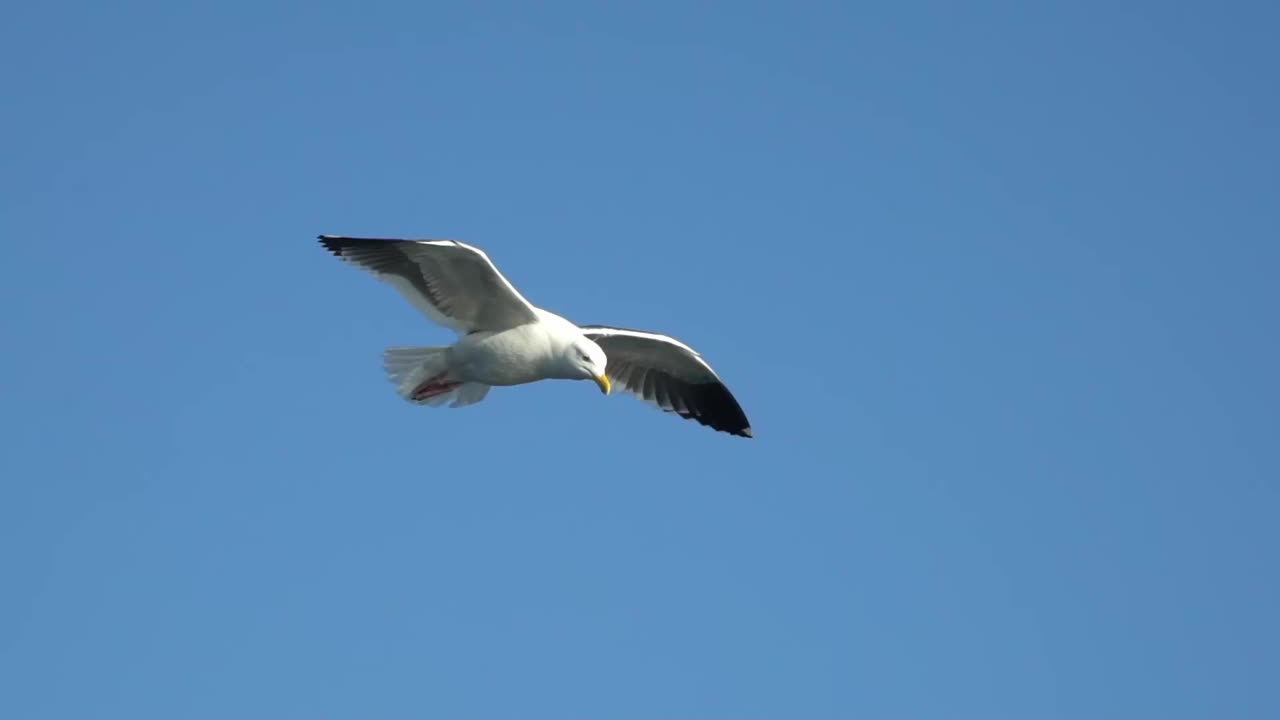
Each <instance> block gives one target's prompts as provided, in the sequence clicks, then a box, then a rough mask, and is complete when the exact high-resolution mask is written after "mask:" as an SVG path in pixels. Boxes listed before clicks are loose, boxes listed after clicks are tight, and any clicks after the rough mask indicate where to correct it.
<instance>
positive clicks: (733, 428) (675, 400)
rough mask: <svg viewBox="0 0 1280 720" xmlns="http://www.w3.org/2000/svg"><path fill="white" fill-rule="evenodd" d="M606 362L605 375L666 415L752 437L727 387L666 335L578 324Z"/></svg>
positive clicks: (692, 353)
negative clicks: (593, 342) (596, 346)
mask: <svg viewBox="0 0 1280 720" xmlns="http://www.w3.org/2000/svg"><path fill="white" fill-rule="evenodd" d="M580 329H581V330H582V333H583V334H584V335H586V336H587V337H589V338H591V339H592V340H594V341H595V342H596V344H598V345H599V346H600V347H601V349H603V350H604V353H605V355H607V356H608V358H609V364H608V367H607V368H606V370H605V372H606V374H607V375H608V376H609V377H610V378H611V379H612V380H613V381H614V382H615V383H617V384H618V385H620V386H622V388H623V389H624V390H626V391H627V392H629V393H631V394H632V395H635V396H636V397H638V398H640V399H641V400H644V401H645V402H647V403H649V404H650V405H654V406H655V407H658V408H660V409H662V410H665V411H666V412H673V413H676V414H677V415H679V416H680V417H683V418H685V419H689V420H697V421H698V422H700V423H702V424H703V425H706V426H708V427H710V428H712V429H715V430H719V431H721V432H727V433H729V434H731V435H740V436H742V437H751V436H752V434H751V423H749V422H748V421H747V416H746V414H745V413H743V412H742V407H741V406H740V405H738V401H737V400H736V399H734V397H733V394H732V393H730V392H729V388H727V387H725V385H724V383H723V382H721V381H720V378H719V376H717V375H716V373H715V371H714V370H712V369H711V366H710V365H708V364H707V363H706V361H704V360H703V359H702V357H701V356H700V355H698V353H697V352H695V351H694V350H693V348H691V347H689V346H688V345H685V344H684V343H682V342H680V341H679V340H676V339H675V338H672V337H669V336H667V335H660V334H658V333H651V332H644V331H642V330H627V329H624V328H614V327H607V326H604V325H583V326H582V327H581V328H580Z"/></svg>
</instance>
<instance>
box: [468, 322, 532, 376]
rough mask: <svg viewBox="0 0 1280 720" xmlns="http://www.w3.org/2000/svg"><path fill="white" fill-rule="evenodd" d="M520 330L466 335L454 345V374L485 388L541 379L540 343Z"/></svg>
mask: <svg viewBox="0 0 1280 720" xmlns="http://www.w3.org/2000/svg"><path fill="white" fill-rule="evenodd" d="M538 340H539V338H537V337H536V336H535V337H530V333H528V332H525V331H523V329H522V328H517V329H513V330H508V331H505V332H501V333H493V334H482V333H477V334H475V335H468V336H466V337H464V338H463V339H462V340H460V341H459V342H458V344H457V345H455V346H454V348H453V351H454V361H453V363H452V364H453V366H454V368H455V372H456V373H457V375H458V376H459V377H460V378H462V379H464V380H467V381H469V382H477V383H483V384H485V385H523V384H525V383H531V382H535V381H538V380H543V379H545V378H546V375H545V374H544V373H543V372H542V369H543V365H544V364H545V363H544V357H543V356H544V354H545V353H544V350H543V343H540V342H538Z"/></svg>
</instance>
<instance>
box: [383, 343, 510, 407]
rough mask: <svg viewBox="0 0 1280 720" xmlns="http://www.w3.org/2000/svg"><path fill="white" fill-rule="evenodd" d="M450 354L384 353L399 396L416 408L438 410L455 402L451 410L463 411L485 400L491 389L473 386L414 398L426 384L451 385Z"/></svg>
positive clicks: (439, 350) (436, 350)
mask: <svg viewBox="0 0 1280 720" xmlns="http://www.w3.org/2000/svg"><path fill="white" fill-rule="evenodd" d="M448 353H449V348H447V347H389V348H387V349H386V351H385V352H383V353H382V367H383V369H385V370H386V371H387V379H388V380H390V381H391V382H392V383H393V384H394V385H395V386H396V393H398V394H399V395H400V397H402V398H404V399H405V400H408V401H409V402H411V403H414V404H416V405H430V406H432V407H436V406H440V405H443V404H445V403H446V402H448V401H449V400H451V399H452V400H453V403H452V404H451V405H450V407H462V406H463V405H471V404H473V403H478V402H480V401H481V400H483V399H484V396H485V395H486V394H488V392H489V386H488V385H482V384H480V383H469V382H468V383H461V384H459V385H458V386H457V387H455V388H453V389H452V390H448V391H446V392H442V393H438V394H433V395H430V396H427V397H423V398H416V397H414V395H415V393H416V392H417V390H418V388H419V386H421V385H422V383H423V382H425V381H426V380H429V379H432V378H439V380H440V381H442V382H447V381H449V377H448V375H447V373H448V371H449V354H448Z"/></svg>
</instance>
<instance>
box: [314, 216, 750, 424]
mask: <svg viewBox="0 0 1280 720" xmlns="http://www.w3.org/2000/svg"><path fill="white" fill-rule="evenodd" d="M319 239H320V244H321V245H323V246H324V247H325V249H327V250H328V251H329V252H331V253H333V254H334V255H336V256H337V257H339V258H341V259H342V260H345V261H346V262H349V263H351V264H353V265H356V266H357V267H360V268H362V269H364V270H367V271H369V272H370V273H373V275H374V276H376V277H377V278H378V279H379V280H381V281H383V282H385V283H387V284H388V285H390V286H392V287H393V288H395V289H396V290H398V291H399V292H400V294H401V295H403V296H404V298H405V299H406V300H408V301H409V303H410V304H411V305H413V306H414V307H415V308H417V309H418V311H419V312H421V313H422V314H423V315H425V316H426V317H427V318H428V319H429V320H431V321H432V322H435V323H437V324H439V325H443V326H444V327H446V328H449V329H452V330H453V331H455V332H456V333H457V334H458V340H457V342H455V343H454V344H453V345H449V346H443V347H389V348H387V349H386V350H385V351H384V353H383V368H384V370H385V371H386V373H387V377H388V379H390V380H391V382H392V383H393V384H394V385H395V386H396V392H397V393H398V394H399V395H400V396H401V397H403V398H404V399H405V400H408V401H409V402H411V403H414V404H418V405H428V406H441V405H444V404H445V403H449V406H450V407H463V406H466V405H472V404H475V403H478V402H480V401H481V400H483V399H484V398H485V396H486V395H488V393H489V389H490V388H491V387H493V386H495V385H496V386H509V385H523V384H526V383H531V382H537V381H539V380H551V379H557V380H591V381H593V382H595V384H596V385H597V386H599V388H600V391H601V392H603V393H604V394H605V395H608V394H609V392H610V390H611V389H612V387H613V385H614V384H615V383H616V384H617V385H618V386H619V387H621V388H622V389H623V390H624V391H625V392H627V393H629V394H631V395H633V396H635V397H637V398H639V399H641V400H643V401H645V402H647V403H649V404H650V405H653V406H655V407H657V408H659V409H661V410H664V411H666V412H671V413H675V414H677V415H679V416H680V417H682V418H685V419H687V420H697V421H698V422H699V423H702V424H703V425H706V426H707V427H710V428H712V429H714V430H718V431H720V432H725V433H729V434H730V435H737V436H740V437H748V438H749V437H752V432H751V424H750V423H749V422H748V421H747V416H746V415H745V414H744V413H743V412H742V407H741V406H739V405H738V401H737V400H735V399H734V397H733V395H732V394H731V393H730V392H729V388H727V387H725V385H724V383H723V382H721V380H720V377H719V376H718V375H716V372H715V371H714V370H712V369H711V366H710V365H708V364H707V362H706V361H705V360H703V359H702V356H701V355H699V354H698V353H697V351H695V350H694V349H693V348H691V347H689V346H688V345H685V344H684V343H682V342H680V341H679V340H676V339H675V338H673V337H670V336H668V335H662V334H660V333H654V332H646V331H642V330H628V329H626V328H619V327H610V326H607V325H575V324H574V323H572V322H569V321H568V320H566V319H564V318H563V317H560V316H559V315H556V314H555V313H551V312H548V311H546V310H543V309H542V308H539V307H536V306H534V305H532V304H531V303H530V302H529V301H528V300H525V299H524V297H523V296H521V295H520V293H519V292H518V291H517V290H516V289H515V287H514V286H512V284H511V283H510V282H508V281H507V279H506V278H505V277H503V276H502V273H500V272H498V269H497V268H496V267H494V265H493V262H491V261H490V260H489V256H487V255H485V254H484V252H482V251H481V250H480V249H479V248H475V247H472V246H470V245H465V244H463V243H460V242H457V241H455V240H433V239H423V240H408V239H392V238H358V237H345V236H338V235H321V236H319Z"/></svg>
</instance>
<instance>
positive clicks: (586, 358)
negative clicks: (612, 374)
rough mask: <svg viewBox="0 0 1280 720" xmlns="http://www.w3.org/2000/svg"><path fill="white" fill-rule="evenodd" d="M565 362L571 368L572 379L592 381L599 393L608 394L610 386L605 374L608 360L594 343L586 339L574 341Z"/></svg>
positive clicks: (567, 352)
mask: <svg viewBox="0 0 1280 720" xmlns="http://www.w3.org/2000/svg"><path fill="white" fill-rule="evenodd" d="M565 361H566V362H567V363H568V364H569V366H570V368H571V370H570V372H571V374H572V377H574V378H577V379H580V380H592V381H594V382H595V384H596V385H597V386H598V387H599V388H600V392H602V393H604V394H605V395H608V394H609V391H610V390H611V389H612V384H611V383H610V382H609V376H608V375H606V374H605V368H606V367H607V366H608V364H609V358H608V357H606V356H605V354H604V350H602V349H601V348H600V346H599V345H597V344H596V343H595V342H594V341H592V340H591V339H590V338H587V337H582V338H578V339H577V340H575V341H574V342H573V343H571V344H570V345H569V347H568V350H567V351H566V354H565Z"/></svg>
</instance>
